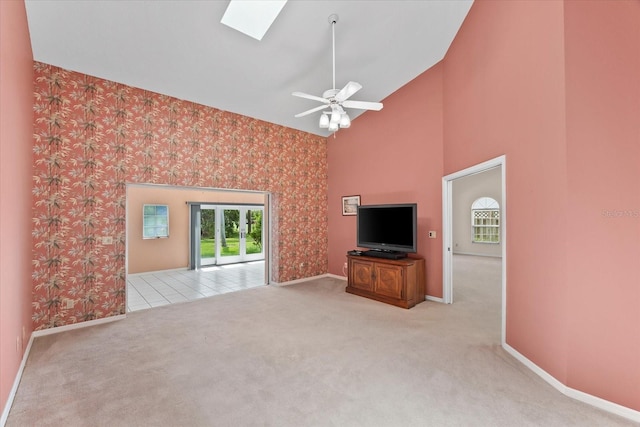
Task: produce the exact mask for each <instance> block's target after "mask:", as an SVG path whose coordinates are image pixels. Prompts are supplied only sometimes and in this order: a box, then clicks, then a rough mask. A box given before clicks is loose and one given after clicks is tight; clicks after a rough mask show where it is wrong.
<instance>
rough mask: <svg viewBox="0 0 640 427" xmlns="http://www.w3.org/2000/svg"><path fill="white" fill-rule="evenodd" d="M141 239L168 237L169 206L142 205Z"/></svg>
mask: <svg viewBox="0 0 640 427" xmlns="http://www.w3.org/2000/svg"><path fill="white" fill-rule="evenodd" d="M142 209H143V215H142V238H143V239H159V238H161V237H169V206H167V205H143V207H142Z"/></svg>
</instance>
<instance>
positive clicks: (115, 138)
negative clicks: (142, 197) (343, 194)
mask: <svg viewBox="0 0 640 427" xmlns="http://www.w3.org/2000/svg"><path fill="white" fill-rule="evenodd" d="M34 68H35V94H34V96H35V100H34V120H35V131H34V132H35V133H34V146H33V152H34V177H33V179H34V183H33V224H34V225H33V257H34V258H33V265H34V268H33V286H34V293H33V295H34V300H33V306H34V314H33V321H34V328H36V329H45V328H51V327H56V326H60V325H66V324H71V323H76V322H82V321H86V320H92V319H99V318H104V317H109V316H114V315H119V314H122V313H124V312H125V283H126V277H125V248H126V235H125V230H126V227H125V206H126V191H125V190H126V185H127V184H128V183H153V184H168V185H179V186H197V187H212V188H228V189H243V190H258V191H268V192H271V194H272V210H273V217H272V223H271V241H272V253H271V256H272V262H273V273H272V275H273V276H272V277H271V280H272V281H275V282H285V281H289V280H294V279H297V278H303V277H310V276H315V275H319V274H324V273H326V272H327V150H326V139H325V138H322V137H318V136H315V135H311V134H307V133H304V132H300V131H296V130H293V129H289V128H285V127H282V126H278V125H274V124H270V123H266V122H262V121H259V120H256V119H252V118H248V117H244V116H240V115H237V114H233V113H229V112H225V111H220V110H217V109H215V108H211V107H206V106H203V105H198V104H195V103H192V102H188V101H183V100H179V99H176V98H172V97H169V96H164V95H159V94H157V93H152V92H148V91H145V90H142V89H138V88H134V87H129V86H125V85H122V84H118V83H114V82H111V81H106V80H103V79H99V78H95V77H91V76H87V75H83V74H80V73H76V72H71V71H67V70H64V69H61V68H58V67H54V66H51V65H47V64H43V63H39V62H36V63H35V64H34ZM103 236H111V237H113V240H114V242H113V244H112V245H103V244H102V237H103Z"/></svg>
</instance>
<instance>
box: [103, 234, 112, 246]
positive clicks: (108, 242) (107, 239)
mask: <svg viewBox="0 0 640 427" xmlns="http://www.w3.org/2000/svg"><path fill="white" fill-rule="evenodd" d="M102 244H103V245H113V237H111V236H102Z"/></svg>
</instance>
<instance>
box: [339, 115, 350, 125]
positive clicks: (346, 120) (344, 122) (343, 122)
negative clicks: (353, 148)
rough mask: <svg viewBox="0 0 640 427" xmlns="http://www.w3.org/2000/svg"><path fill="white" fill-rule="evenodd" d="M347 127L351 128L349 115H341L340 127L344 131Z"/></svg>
mask: <svg viewBox="0 0 640 427" xmlns="http://www.w3.org/2000/svg"><path fill="white" fill-rule="evenodd" d="M349 126H351V119H350V118H349V115H348V114H347V113H342V117H340V127H341V128H344V129H346V128H348V127H349Z"/></svg>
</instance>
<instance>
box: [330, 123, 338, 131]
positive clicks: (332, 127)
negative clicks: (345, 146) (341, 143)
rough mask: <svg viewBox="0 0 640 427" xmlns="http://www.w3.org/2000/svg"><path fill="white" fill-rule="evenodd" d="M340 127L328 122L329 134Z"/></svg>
mask: <svg viewBox="0 0 640 427" xmlns="http://www.w3.org/2000/svg"><path fill="white" fill-rule="evenodd" d="M339 127H340V126H339V125H338V123H337V122H330V123H329V132H335V131H337V130H338V128H339Z"/></svg>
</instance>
